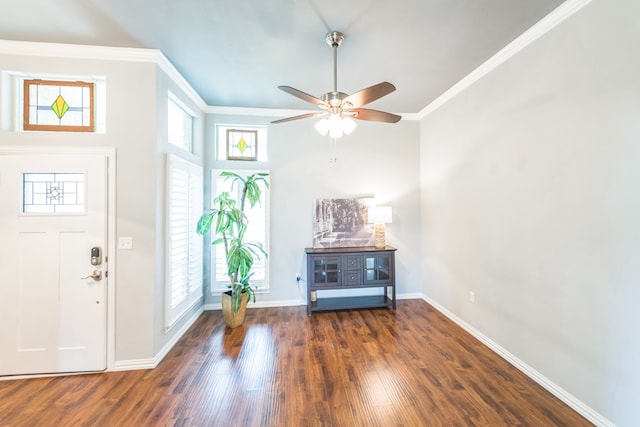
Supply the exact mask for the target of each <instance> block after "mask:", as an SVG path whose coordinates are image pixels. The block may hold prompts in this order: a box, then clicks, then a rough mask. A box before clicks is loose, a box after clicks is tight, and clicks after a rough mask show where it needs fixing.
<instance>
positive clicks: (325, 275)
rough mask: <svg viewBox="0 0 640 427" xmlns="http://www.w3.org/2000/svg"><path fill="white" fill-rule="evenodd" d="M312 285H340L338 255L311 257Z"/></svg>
mask: <svg viewBox="0 0 640 427" xmlns="http://www.w3.org/2000/svg"><path fill="white" fill-rule="evenodd" d="M311 266H312V270H313V286H314V287H335V286H339V285H340V257H339V256H328V257H313V260H312V263H311Z"/></svg>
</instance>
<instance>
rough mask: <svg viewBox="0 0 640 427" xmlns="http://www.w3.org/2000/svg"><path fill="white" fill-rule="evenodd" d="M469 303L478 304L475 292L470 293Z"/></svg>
mask: <svg viewBox="0 0 640 427" xmlns="http://www.w3.org/2000/svg"><path fill="white" fill-rule="evenodd" d="M469 302H470V303H472V304H475V302H476V293H475V292H473V291H469Z"/></svg>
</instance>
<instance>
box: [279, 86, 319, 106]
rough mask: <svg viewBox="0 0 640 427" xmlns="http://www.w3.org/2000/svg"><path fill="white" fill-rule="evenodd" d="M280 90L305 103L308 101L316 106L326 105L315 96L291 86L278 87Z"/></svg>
mask: <svg viewBox="0 0 640 427" xmlns="http://www.w3.org/2000/svg"><path fill="white" fill-rule="evenodd" d="M278 89H280V90H282V91H285V92H287V93H288V94H289V95H293V96H295V97H296V98H300V99H302V100H303V101H307V102H310V103H312V104H315V105H325V104H324V101H323V100H322V99H320V98H316V97H315V96H313V95H309V94H308V93H306V92H303V91H301V90H298V89H295V88H292V87H291V86H278Z"/></svg>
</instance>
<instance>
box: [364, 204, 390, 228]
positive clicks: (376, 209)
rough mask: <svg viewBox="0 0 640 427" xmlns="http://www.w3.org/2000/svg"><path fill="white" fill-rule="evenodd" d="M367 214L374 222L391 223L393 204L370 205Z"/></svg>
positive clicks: (370, 220)
mask: <svg viewBox="0 0 640 427" xmlns="http://www.w3.org/2000/svg"><path fill="white" fill-rule="evenodd" d="M367 216H368V218H369V222H372V223H374V224H391V206H369V209H368V212H367Z"/></svg>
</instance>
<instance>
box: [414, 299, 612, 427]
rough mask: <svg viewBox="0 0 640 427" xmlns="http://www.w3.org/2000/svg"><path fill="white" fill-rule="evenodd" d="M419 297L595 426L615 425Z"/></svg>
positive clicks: (447, 312)
mask: <svg viewBox="0 0 640 427" xmlns="http://www.w3.org/2000/svg"><path fill="white" fill-rule="evenodd" d="M420 298H422V299H423V300H425V301H426V302H427V303H429V304H430V305H431V306H433V308H435V309H436V310H438V311H439V312H440V313H442V314H444V315H445V316H447V317H448V318H449V319H450V320H451V321H453V322H454V323H456V324H457V325H458V326H460V327H461V328H462V329H464V330H465V331H467V332H468V333H470V334H471V335H473V336H474V337H475V338H477V339H478V340H479V341H480V342H482V343H483V344H484V345H486V346H487V347H489V348H490V349H491V350H492V351H493V352H494V353H496V354H497V355H499V356H500V357H502V358H503V359H504V360H506V361H507V362H509V363H510V364H511V365H513V366H514V367H516V368H517V369H518V370H520V371H521V372H522V373H524V374H525V375H526V376H528V377H529V378H531V379H532V380H534V381H535V382H536V383H538V384H540V385H541V386H542V387H544V388H545V389H546V390H547V391H549V392H550V393H551V394H553V395H554V396H556V397H557V398H558V399H560V400H562V401H563V402H564V403H566V404H567V405H568V406H570V407H571V408H573V409H574V410H575V411H576V412H578V413H579V414H580V415H582V416H583V417H585V418H586V419H587V420H589V421H590V422H592V423H593V424H595V425H596V426H601V427H615V424H614V423H612V422H611V421H609V420H607V419H606V418H605V417H603V416H602V415H600V414H599V413H597V412H596V411H594V410H593V409H592V408H590V407H589V406H587V405H586V404H585V403H584V402H582V401H581V400H579V399H578V398H576V397H575V396H573V395H572V394H571V393H569V392H567V391H566V390H564V389H563V388H562V387H560V386H558V385H557V384H555V383H554V382H553V381H551V380H550V379H549V378H547V377H545V376H544V375H542V374H541V373H540V372H538V371H536V370H535V369H533V368H532V367H531V366H529V365H528V364H526V363H525V362H523V361H522V360H520V359H519V358H517V357H516V356H514V355H513V354H511V353H510V352H509V351H507V350H506V349H505V348H503V347H501V346H500V345H499V344H497V343H496V342H494V341H493V340H491V339H490V338H489V337H487V336H486V335H484V334H482V333H481V332H480V331H478V330H477V329H475V328H474V327H473V326H471V325H470V324H468V323H467V322H465V321H464V320H462V319H461V318H459V317H458V316H456V315H455V314H453V313H452V312H450V311H449V310H447V309H446V308H444V307H443V306H441V305H440V304H438V303H437V302H436V301H434V300H432V299H431V298H429V297H428V296H426V295H421V297H420Z"/></svg>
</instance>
